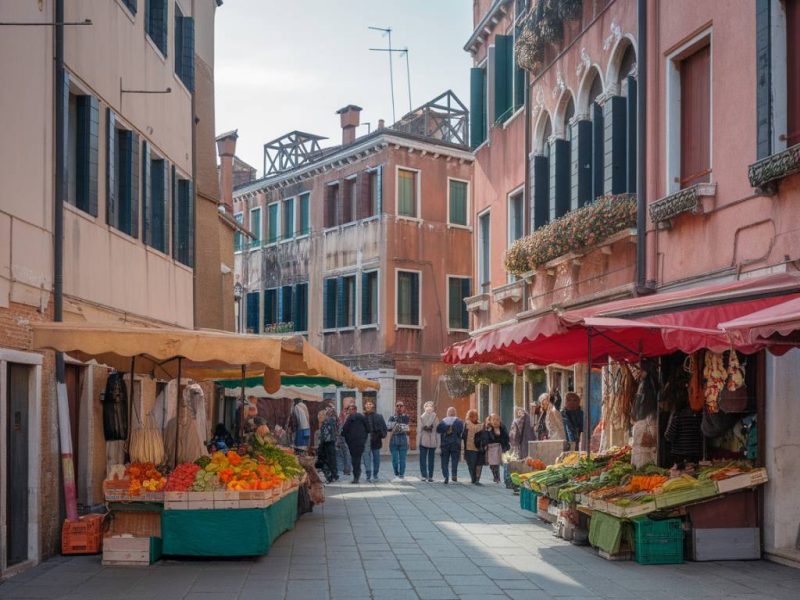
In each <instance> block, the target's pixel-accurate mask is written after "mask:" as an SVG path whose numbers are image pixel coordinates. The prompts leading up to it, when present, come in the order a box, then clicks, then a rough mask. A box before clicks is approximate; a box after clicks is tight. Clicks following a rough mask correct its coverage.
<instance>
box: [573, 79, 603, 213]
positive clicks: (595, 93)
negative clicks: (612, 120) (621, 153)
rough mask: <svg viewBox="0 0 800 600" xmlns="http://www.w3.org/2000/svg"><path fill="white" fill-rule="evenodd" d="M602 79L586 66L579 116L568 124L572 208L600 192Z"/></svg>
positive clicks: (591, 198) (601, 192)
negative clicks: (570, 154) (569, 125)
mask: <svg viewBox="0 0 800 600" xmlns="http://www.w3.org/2000/svg"><path fill="white" fill-rule="evenodd" d="M602 95H603V80H602V78H601V77H600V73H599V72H598V70H597V69H596V68H595V67H591V68H589V70H588V71H587V72H586V75H585V76H584V78H583V82H582V84H581V88H580V92H579V94H578V106H577V111H578V115H579V118H578V120H576V121H574V122H573V123H572V125H571V127H570V130H571V132H572V136H571V140H570V150H571V153H572V156H571V160H572V163H571V169H572V192H571V196H570V207H571V208H572V210H575V209H577V208H580V207H581V206H585V205H587V204H590V203H591V202H593V201H594V200H595V198H597V197H598V196H601V195H603V185H604V184H603V176H604V174H603V161H604V156H603V154H604V152H605V147H604V137H605V132H604V130H603V108H602V105H601V104H600V102H601V100H602Z"/></svg>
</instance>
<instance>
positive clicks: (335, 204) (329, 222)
mask: <svg viewBox="0 0 800 600" xmlns="http://www.w3.org/2000/svg"><path fill="white" fill-rule="evenodd" d="M324 222H325V227H336V226H337V225H338V224H339V184H338V183H331V184H328V186H327V187H326V188H325V215H324Z"/></svg>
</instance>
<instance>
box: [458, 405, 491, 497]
mask: <svg viewBox="0 0 800 600" xmlns="http://www.w3.org/2000/svg"><path fill="white" fill-rule="evenodd" d="M482 430H483V425H482V424H481V423H480V422H479V421H478V411H477V410H475V409H474V408H473V409H470V410H469V411H467V419H466V421H465V422H464V434H463V439H464V460H465V461H467V470H468V471H469V477H470V479H471V480H472V483H473V484H475V485H481V470H482V467H483V465H484V462H485V458H486V451H485V450H484V449H483V448H482V447H481V446H480V444H481V442H482V440H483V438H482V436H481V435H480V434H481V431H482Z"/></svg>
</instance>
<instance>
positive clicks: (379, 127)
mask: <svg viewBox="0 0 800 600" xmlns="http://www.w3.org/2000/svg"><path fill="white" fill-rule="evenodd" d="M385 126H386V122H385V121H384V120H383V119H378V129H383V128H384V127H385Z"/></svg>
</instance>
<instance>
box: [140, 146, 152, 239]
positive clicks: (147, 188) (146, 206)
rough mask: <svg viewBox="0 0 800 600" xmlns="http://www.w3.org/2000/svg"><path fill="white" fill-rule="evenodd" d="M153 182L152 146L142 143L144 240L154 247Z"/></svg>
mask: <svg viewBox="0 0 800 600" xmlns="http://www.w3.org/2000/svg"><path fill="white" fill-rule="evenodd" d="M151 192H152V182H151V181H150V144H148V143H147V141H143V142H142V218H143V221H142V240H144V243H145V244H148V245H152V243H153V236H152V230H151V227H152V224H151V222H150V219H151V214H152V210H153V209H152V204H153V197H152V194H151Z"/></svg>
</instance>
